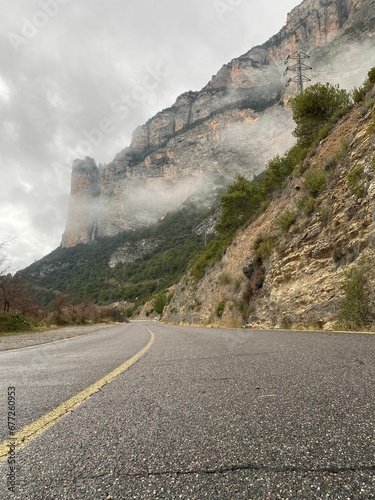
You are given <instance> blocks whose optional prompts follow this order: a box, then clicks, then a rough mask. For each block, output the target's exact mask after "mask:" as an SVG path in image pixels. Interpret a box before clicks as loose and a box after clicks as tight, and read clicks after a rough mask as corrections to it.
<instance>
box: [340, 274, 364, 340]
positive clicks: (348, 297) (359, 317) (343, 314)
mask: <svg viewBox="0 0 375 500" xmlns="http://www.w3.org/2000/svg"><path fill="white" fill-rule="evenodd" d="M343 292H344V297H343V299H342V300H341V303H340V307H339V309H338V314H337V317H338V321H339V322H340V324H341V325H342V326H343V327H344V328H345V329H347V330H358V329H361V328H364V327H366V326H367V325H368V323H369V322H370V320H371V312H370V307H369V290H368V280H367V273H366V271H365V269H364V268H363V267H361V266H358V267H354V268H352V269H351V270H350V271H349V272H348V273H347V275H346V279H345V282H344V284H343Z"/></svg>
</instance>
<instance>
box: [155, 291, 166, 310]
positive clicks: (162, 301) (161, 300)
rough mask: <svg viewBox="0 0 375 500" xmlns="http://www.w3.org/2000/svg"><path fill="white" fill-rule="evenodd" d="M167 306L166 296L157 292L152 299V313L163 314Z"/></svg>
mask: <svg viewBox="0 0 375 500" xmlns="http://www.w3.org/2000/svg"><path fill="white" fill-rule="evenodd" d="M167 304H168V300H167V294H166V293H165V292H159V293H158V294H157V296H156V297H155V298H154V302H153V306H154V311H155V312H156V313H158V314H160V315H162V314H163V311H164V307H165V306H166V305H167Z"/></svg>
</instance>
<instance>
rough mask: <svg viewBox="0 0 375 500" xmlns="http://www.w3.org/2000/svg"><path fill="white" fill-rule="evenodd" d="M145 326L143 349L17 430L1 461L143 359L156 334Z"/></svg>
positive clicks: (1, 449)
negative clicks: (148, 334) (147, 332)
mask: <svg viewBox="0 0 375 500" xmlns="http://www.w3.org/2000/svg"><path fill="white" fill-rule="evenodd" d="M145 328H146V329H147V330H148V331H149V333H150V340H149V341H148V343H147V344H146V345H145V347H143V349H141V350H140V351H139V352H137V354H135V355H134V356H133V357H132V358H130V359H128V360H127V361H125V363H123V364H122V365H120V366H118V367H117V368H115V369H114V370H112V371H111V372H110V373H108V374H107V375H105V376H104V377H103V378H101V379H100V380H98V381H97V382H95V383H94V384H92V385H90V386H89V387H88V388H87V389H84V390H83V391H81V392H79V393H78V394H76V395H75V396H73V397H72V398H70V399H68V400H67V401H65V402H64V403H62V404H61V405H59V406H58V407H57V408H55V409H54V410H52V411H51V412H49V413H47V415H44V416H43V417H41V418H39V419H38V420H36V421H35V422H33V423H32V424H30V425H27V426H26V427H24V428H23V429H22V430H21V431H19V432H17V433H16V434H15V435H14V436H12V438H8V439H6V440H5V441H3V442H2V443H0V462H2V461H5V460H6V459H7V456H8V451H9V446H10V444H11V445H12V446H15V448H16V450H17V451H19V450H20V449H22V448H24V447H25V446H26V445H27V444H28V443H30V442H31V441H32V440H33V439H35V438H37V437H38V436H40V435H41V434H43V433H44V432H45V431H46V430H47V429H49V428H50V427H52V425H54V424H56V422H57V421H58V420H59V419H60V418H61V417H63V416H64V415H66V413H68V412H69V411H72V410H73V409H75V408H76V407H77V406H79V405H80V404H81V403H83V401H85V400H86V399H87V398H89V397H90V396H92V395H93V394H95V393H96V392H98V391H99V390H100V389H101V388H102V387H104V386H105V385H106V384H108V383H109V382H111V381H112V380H114V379H115V378H116V377H118V376H119V375H121V374H122V373H124V372H125V371H126V370H128V369H129V368H130V367H131V366H132V365H134V364H135V363H136V362H137V361H139V360H140V359H141V357H142V356H144V355H145V354H146V352H147V351H148V350H149V349H150V348H151V346H152V344H153V343H154V339H155V335H154V333H153V332H152V331H151V330H150V329H149V328H148V327H147V326H146V325H145Z"/></svg>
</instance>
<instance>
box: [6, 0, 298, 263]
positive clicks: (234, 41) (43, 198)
mask: <svg viewBox="0 0 375 500" xmlns="http://www.w3.org/2000/svg"><path fill="white" fill-rule="evenodd" d="M0 3H1V4H2V9H1V12H2V15H1V21H0V23H1V26H0V57H1V64H0V113H1V121H0V158H1V166H0V205H1V206H0V242H1V241H7V240H12V241H10V243H9V244H8V245H7V247H6V252H7V254H8V257H9V264H10V267H11V269H12V270H13V271H15V270H17V269H20V268H23V267H25V266H27V265H29V264H30V263H32V262H34V260H37V259H39V258H41V257H43V256H44V255H46V254H47V253H49V252H50V251H51V250H53V249H54V248H56V247H57V246H58V245H59V244H60V241H61V235H62V233H63V231H64V227H65V218H66V213H67V208H68V198H69V190H70V174H71V163H72V159H74V158H76V157H84V156H86V155H88V156H92V157H94V158H95V160H96V161H97V162H98V163H99V162H102V163H108V162H110V161H111V160H112V159H113V157H114V156H115V154H116V153H118V152H119V151H120V150H121V149H123V148H124V147H126V146H128V145H129V142H130V140H131V134H132V132H133V130H134V129H135V128H136V127H137V126H138V125H141V124H142V123H144V122H145V121H147V119H148V118H150V117H151V116H153V115H154V114H155V113H157V112H158V111H160V110H161V109H163V108H165V107H167V106H170V105H171V104H173V103H174V101H175V99H176V98H177V96H178V95H179V94H181V93H182V92H185V91H187V90H200V89H201V88H202V87H203V86H204V85H205V84H206V83H207V82H208V81H209V80H210V78H211V76H212V75H213V74H215V73H216V72H217V71H218V70H219V69H220V68H221V66H222V65H223V64H225V63H227V62H229V61H230V60H231V59H233V58H234V57H237V56H239V55H241V54H243V53H245V52H247V51H248V50H249V49H250V48H251V47H253V46H254V45H258V44H261V43H263V42H265V41H266V40H267V39H268V38H270V37H271V36H272V35H274V34H276V33H277V32H278V31H279V29H280V28H281V27H282V26H283V25H284V24H285V21H286V16H287V13H288V12H290V10H291V9H292V8H293V7H295V6H296V5H298V4H299V3H300V1H299V0H281V1H280V0H267V1H266V2H265V1H263V2H260V1H259V0H189V1H188V2H187V1H185V0H137V1H135V0H133V1H130V0H109V1H104V0H90V1H89V2H88V1H87V0H17V1H13V2H10V1H6V0H0ZM125 102H126V103H127V104H126V105H124V103H125Z"/></svg>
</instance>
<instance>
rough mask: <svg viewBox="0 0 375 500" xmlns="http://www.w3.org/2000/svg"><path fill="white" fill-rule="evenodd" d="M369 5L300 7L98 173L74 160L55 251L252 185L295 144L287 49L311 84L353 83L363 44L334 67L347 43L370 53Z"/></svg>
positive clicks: (364, 65) (314, 1)
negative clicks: (210, 193) (237, 179)
mask: <svg viewBox="0 0 375 500" xmlns="http://www.w3.org/2000/svg"><path fill="white" fill-rule="evenodd" d="M374 6H375V4H374V0H324V1H323V0H305V1H304V2H302V3H301V4H300V5H299V6H298V7H296V8H295V9H293V11H292V12H291V13H290V14H289V15H288V18H287V23H286V25H285V27H284V28H283V29H282V30H281V31H280V32H279V33H278V34H277V35H275V36H274V37H272V38H271V39H270V40H269V41H268V42H266V43H265V44H264V45H262V46H259V47H255V48H253V49H251V50H250V51H249V52H247V53H246V54H244V55H243V56H241V57H239V58H237V59H234V60H233V61H231V62H230V63H229V64H226V65H225V66H223V68H222V69H221V70H220V71H219V72H218V73H217V75H215V76H214V77H213V78H212V80H211V81H210V82H209V83H208V84H207V85H206V87H204V88H203V89H202V90H201V91H200V92H187V93H185V94H183V95H181V96H180V97H179V98H178V99H177V100H176V102H175V103H174V104H173V105H172V106H171V107H170V108H168V109H165V110H163V111H161V112H160V113H158V114H157V115H156V116H154V117H153V118H151V119H150V120H149V121H148V122H147V123H146V124H144V125H143V126H141V127H138V128H137V129H136V130H135V131H134V134H133V137H132V141H131V144H130V146H129V147H128V148H126V149H124V150H123V151H122V152H121V153H119V154H118V155H117V156H116V157H115V159H114V160H113V161H112V162H111V163H110V164H108V165H107V166H106V167H105V168H104V170H103V171H102V172H99V174H98V173H94V169H93V170H92V173H91V174H90V175H89V176H86V177H85V175H86V174H84V172H83V171H82V172H80V171H79V169H78V170H77V165H78V163H75V165H74V166H73V174H72V200H71V204H70V208H69V213H68V218H67V224H66V231H65V233H64V236H63V240H62V246H73V245H76V244H77V243H87V242H88V241H90V240H91V239H93V238H95V237H97V236H112V235H115V234H117V233H118V232H120V231H123V230H125V229H133V228H136V227H139V226H142V225H145V224H149V223H151V222H154V221H155V220H157V219H158V218H159V217H160V216H162V215H163V214H164V213H165V212H167V211H168V210H170V209H173V208H176V207H177V206H179V205H180V204H181V203H182V202H183V201H184V200H185V199H186V198H188V197H189V196H191V195H192V194H193V193H196V192H197V191H199V190H200V189H201V188H202V185H203V186H204V187H205V189H208V186H210V184H212V183H217V182H218V179H219V178H220V179H221V182H222V183H225V182H227V181H228V180H229V179H232V178H233V175H234V173H236V172H240V173H242V174H244V175H246V176H248V177H249V178H252V176H253V175H256V174H258V173H259V172H261V171H262V170H264V168H265V165H266V162H267V160H268V159H269V158H271V157H273V156H274V155H275V154H279V153H283V152H284V151H285V150H286V149H288V148H289V147H290V146H291V145H292V143H293V137H292V135H291V131H292V129H293V123H292V120H291V116H290V111H289V110H288V108H287V106H285V102H286V100H287V97H288V94H289V93H291V92H294V91H295V89H293V86H290V87H289V89H288V91H287V92H285V83H286V79H287V78H286V77H285V76H283V71H284V69H285V66H284V60H285V59H286V57H287V56H288V55H289V54H291V53H292V52H294V51H295V50H303V51H305V52H309V54H310V56H311V59H310V61H311V66H312V67H313V68H314V71H313V72H312V73H311V77H312V78H313V79H314V81H319V80H322V79H323V80H324V81H327V80H330V79H331V80H332V82H334V83H336V82H337V81H339V82H340V83H349V85H350V86H353V85H354V84H357V85H358V84H359V83H360V82H361V81H362V80H363V79H364V75H365V73H366V71H367V70H368V67H369V59H368V57H365V58H364V59H363V60H362V59H361V58H360V57H358V58H356V56H355V54H356V53H358V54H359V55H360V51H361V47H362V46H361V47H357V46H356V47H354V48H353V46H351V58H352V59H351V66H349V67H348V65H344V64H342V63H341V62H339V63H337V64H336V63H335V61H336V58H337V57H338V55H339V54H340V53H345V52H346V50H347V46H346V45H345V44H346V43H350V42H352V41H353V39H355V40H356V42H359V41H362V42H364V41H367V42H368V43H370V44H371V46H372V48H373V45H374V39H373V38H372V34H373V26H374V16H375V15H374V11H375V9H374ZM353 51H354V52H353ZM356 51H357V52H356ZM86 161H88V160H84V162H86ZM98 175H99V178H98ZM84 179H86V181H88V180H89V179H91V180H92V186H90V187H89V186H88V185H86V184H85V182H86V181H84ZM81 185H82V191H80V189H79V186H81ZM80 197H82V200H80ZM90 206H93V211H92V213H90V212H89V207H90Z"/></svg>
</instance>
